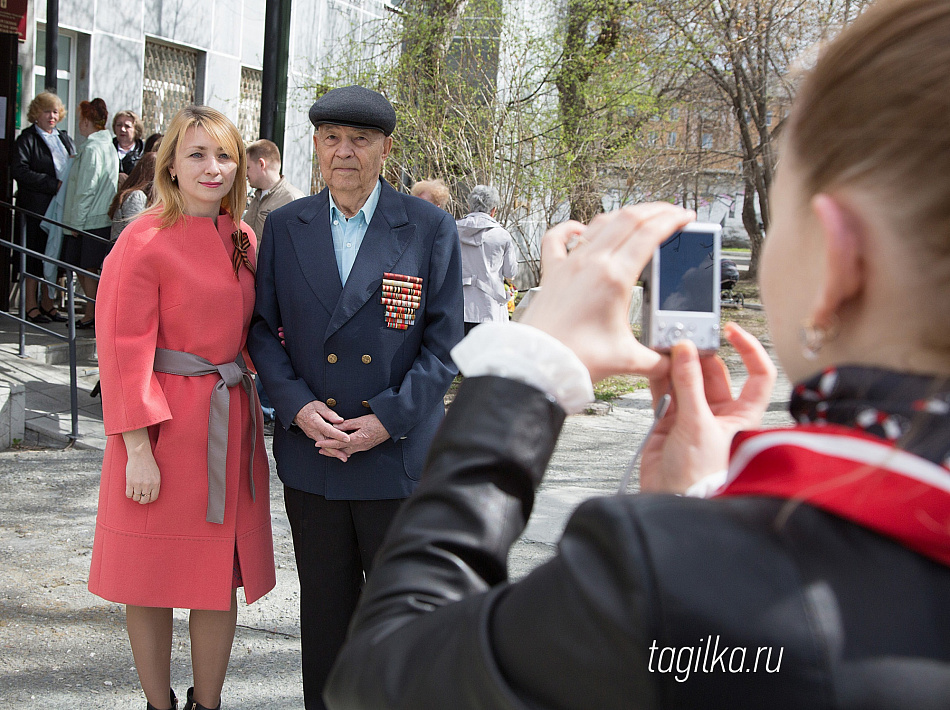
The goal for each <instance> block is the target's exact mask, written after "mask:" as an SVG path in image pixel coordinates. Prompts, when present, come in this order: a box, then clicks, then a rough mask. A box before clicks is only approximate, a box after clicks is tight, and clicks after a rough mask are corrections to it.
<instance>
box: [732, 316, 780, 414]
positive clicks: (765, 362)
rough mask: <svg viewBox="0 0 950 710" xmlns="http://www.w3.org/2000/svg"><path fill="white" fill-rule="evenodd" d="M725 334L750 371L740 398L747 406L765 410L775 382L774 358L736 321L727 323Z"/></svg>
mask: <svg viewBox="0 0 950 710" xmlns="http://www.w3.org/2000/svg"><path fill="white" fill-rule="evenodd" d="M724 334H725V336H726V340H728V341H729V342H730V343H731V344H732V347H734V348H735V349H736V352H738V353H739V356H740V357H741V358H742V364H743V365H745V368H746V370H748V372H749V378H748V379H747V380H746V383H745V385H743V387H742V392H741V393H740V395H739V400H741V401H742V402H743V403H744V404H745V405H746V406H749V407H752V408H754V409H755V410H757V411H760V412H764V411H765V409H766V408H767V407H768V404H769V398H770V397H771V396H772V387H773V386H774V384H775V377H776V369H775V365H774V363H773V362H772V359H771V358H770V357H769V354H768V353H767V352H766V351H765V348H764V347H762V343H760V342H759V341H758V340H757V339H756V338H755V336H753V335H751V334H750V333H748V332H746V331H745V330H743V329H742V328H740V327H739V326H738V325H736V324H735V323H727V324H726V327H725V329H724Z"/></svg>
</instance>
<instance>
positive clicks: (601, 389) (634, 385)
mask: <svg viewBox="0 0 950 710" xmlns="http://www.w3.org/2000/svg"><path fill="white" fill-rule="evenodd" d="M649 386H650V384H649V383H648V382H647V381H646V378H643V377H634V376H633V375H616V376H614V377H608V378H607V379H605V380H601V381H600V382H598V383H597V384H596V385H594V398H595V399H599V400H601V401H604V402H609V401H610V400H612V399H617V398H618V397H620V396H622V395H625V394H628V393H630V392H633V391H635V390H642V389H646V388H647V387H649Z"/></svg>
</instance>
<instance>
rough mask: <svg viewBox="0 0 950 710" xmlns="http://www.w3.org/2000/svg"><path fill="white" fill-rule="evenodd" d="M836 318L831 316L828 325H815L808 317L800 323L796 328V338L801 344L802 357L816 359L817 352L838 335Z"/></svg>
mask: <svg viewBox="0 0 950 710" xmlns="http://www.w3.org/2000/svg"><path fill="white" fill-rule="evenodd" d="M838 330H839V327H838V319H837V317H833V319H832V321H831V323H829V324H828V325H817V324H815V322H814V321H812V320H811V319H810V318H809V319H808V320H806V321H805V322H803V323H802V325H801V327H800V328H799V329H798V339H799V341H800V342H801V346H802V357H804V358H805V359H806V360H817V359H818V353H820V352H821V349H822V348H823V347H824V346H825V343H830V342H831V341H833V340H834V339H835V338H837V337H838Z"/></svg>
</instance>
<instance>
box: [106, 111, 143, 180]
mask: <svg viewBox="0 0 950 710" xmlns="http://www.w3.org/2000/svg"><path fill="white" fill-rule="evenodd" d="M112 132H113V133H115V138H113V139H112V145H114V146H115V150H116V154H117V155H118V156H119V188H120V189H121V188H122V183H123V182H124V181H125V180H126V178H127V177H128V176H129V175H131V174H132V169H133V168H134V167H135V164H136V163H138V162H139V158H141V157H142V155H143V153H145V141H144V140H142V138H143V136H144V135H145V126H143V125H142V121H141V120H140V119H139V117H138V115H136V113H135V112H134V111H119V112H118V113H117V114H116V115H115V117H114V118H113V119H112Z"/></svg>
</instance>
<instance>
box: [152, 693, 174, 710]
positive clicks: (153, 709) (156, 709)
mask: <svg viewBox="0 0 950 710" xmlns="http://www.w3.org/2000/svg"><path fill="white" fill-rule="evenodd" d="M168 698H169V701H170V702H171V710H178V697H177V696H176V695H175V691H174V690H172V689H171V688H169V689H168ZM145 710H158V708H156V707H155V706H154V705H152V704H151V703H150V702H148V701H147V700H146V701H145Z"/></svg>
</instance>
